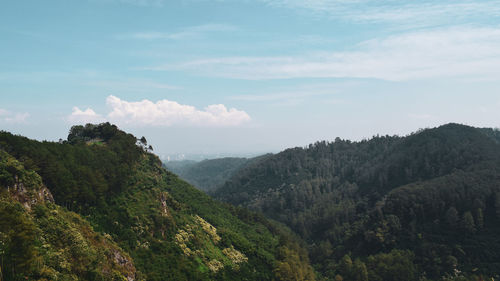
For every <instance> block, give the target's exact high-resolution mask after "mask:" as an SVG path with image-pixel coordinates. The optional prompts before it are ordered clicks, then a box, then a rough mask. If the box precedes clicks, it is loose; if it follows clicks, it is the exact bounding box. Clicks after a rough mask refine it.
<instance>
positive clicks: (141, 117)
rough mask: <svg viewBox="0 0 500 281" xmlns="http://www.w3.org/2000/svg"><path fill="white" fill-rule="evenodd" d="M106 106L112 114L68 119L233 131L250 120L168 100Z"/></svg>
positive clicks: (219, 108)
mask: <svg viewBox="0 0 500 281" xmlns="http://www.w3.org/2000/svg"><path fill="white" fill-rule="evenodd" d="M106 104H107V106H108V107H109V108H110V109H111V111H110V112H109V113H108V114H107V115H106V118H103V117H102V116H101V115H99V114H97V113H96V112H95V111H94V110H92V109H90V108H87V109H86V110H85V111H82V110H80V109H79V108H78V107H74V108H73V112H72V113H71V115H70V116H69V117H68V121H69V122H72V123H87V122H90V123H92V122H94V123H95V122H102V121H104V120H108V121H110V122H112V123H117V124H121V125H133V126H151V127H170V126H202V127H232V126H238V125H241V124H243V123H246V122H249V121H250V120H251V118H250V116H249V115H248V114H247V113H246V112H245V111H241V110H237V109H235V108H230V109H228V108H227V107H226V106H224V105H223V104H214V105H209V106H207V107H205V109H204V110H199V109H197V108H195V107H194V106H191V105H183V104H179V103H177V102H175V101H170V100H166V99H163V100H159V101H157V102H152V101H150V100H147V99H144V100H142V101H137V102H131V101H126V100H122V99H120V98H118V97H115V96H112V95H111V96H108V98H107V99H106Z"/></svg>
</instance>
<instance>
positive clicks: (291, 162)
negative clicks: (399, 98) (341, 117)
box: [214, 124, 500, 280]
mask: <svg viewBox="0 0 500 281" xmlns="http://www.w3.org/2000/svg"><path fill="white" fill-rule="evenodd" d="M499 136H500V134H499V131H498V130H494V129H478V128H473V127H468V126H464V125H459V124H447V125H444V126H441V127H438V128H433V129H427V130H421V131H419V132H416V133H414V134H411V135H409V136H406V137H399V136H376V137H373V138H372V139H370V140H363V141H360V142H351V141H348V140H341V139H338V138H337V139H336V140H335V141H334V142H317V143H315V144H312V145H309V147H306V148H292V149H287V150H285V151H283V152H281V153H278V154H276V155H272V156H269V157H267V158H265V159H263V160H262V161H259V162H258V163H253V164H251V165H248V166H247V167H244V168H242V169H240V170H239V171H238V172H237V173H236V174H235V175H234V176H233V177H232V178H231V179H230V180H228V181H227V182H226V183H225V184H224V186H223V187H221V188H219V189H217V190H216V191H215V192H214V196H215V197H216V198H218V199H220V200H223V201H226V202H229V203H232V204H235V205H239V206H244V207H247V208H250V209H252V210H256V211H260V212H262V213H264V214H265V215H266V216H267V217H269V218H272V219H274V220H277V221H280V222H282V223H284V224H286V225H288V226H289V227H290V228H291V229H292V230H293V231H295V232H296V233H297V234H298V235H300V237H302V238H303V239H304V240H305V241H307V243H308V244H309V252H310V258H311V260H312V262H313V264H314V266H315V267H316V269H317V270H318V271H319V272H321V273H322V274H323V275H324V276H325V278H330V279H332V280H333V279H335V280H342V279H343V280H429V279H432V280H441V279H445V280H481V279H478V278H483V277H484V278H486V277H487V276H489V277H495V276H498V275H499V274H500V238H499V237H500V142H499V140H500V137H499ZM481 276H483V277H481ZM460 278H462V279H460Z"/></svg>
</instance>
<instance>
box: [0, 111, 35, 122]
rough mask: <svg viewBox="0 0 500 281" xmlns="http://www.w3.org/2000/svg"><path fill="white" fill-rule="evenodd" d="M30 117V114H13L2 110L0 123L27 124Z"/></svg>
mask: <svg viewBox="0 0 500 281" xmlns="http://www.w3.org/2000/svg"><path fill="white" fill-rule="evenodd" d="M29 117H30V114H29V113H27V112H11V111H9V110H6V109H1V108H0V121H3V122H6V123H25V122H26V119H28V118H29Z"/></svg>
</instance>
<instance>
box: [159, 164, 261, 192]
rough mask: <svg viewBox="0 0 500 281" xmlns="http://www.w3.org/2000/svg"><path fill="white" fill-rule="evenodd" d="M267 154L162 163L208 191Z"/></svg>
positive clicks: (184, 178)
mask: <svg viewBox="0 0 500 281" xmlns="http://www.w3.org/2000/svg"><path fill="white" fill-rule="evenodd" d="M267 156H269V155H264V156H258V157H255V158H237V157H225V158H218V159H206V160H203V161H201V162H196V161H190V160H183V161H168V162H164V164H163V165H164V166H165V167H166V168H167V169H168V170H169V171H171V172H173V173H175V174H177V175H179V177H181V178H182V179H183V180H185V181H187V182H189V183H190V184H192V185H194V186H195V187H197V188H199V189H200V190H203V191H205V192H210V191H213V190H215V189H217V188H219V187H221V186H222V185H224V183H225V182H226V181H227V180H228V179H229V178H231V177H232V176H233V175H234V174H235V173H236V172H238V171H239V170H240V169H242V168H244V167H246V166H247V165H249V164H251V163H253V162H255V161H260V160H261V159H263V158H265V157H267Z"/></svg>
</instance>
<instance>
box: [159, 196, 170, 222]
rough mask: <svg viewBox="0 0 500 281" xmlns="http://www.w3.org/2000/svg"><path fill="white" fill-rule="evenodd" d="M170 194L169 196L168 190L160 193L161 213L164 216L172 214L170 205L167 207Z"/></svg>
mask: <svg viewBox="0 0 500 281" xmlns="http://www.w3.org/2000/svg"><path fill="white" fill-rule="evenodd" d="M168 196H169V194H168V193H167V192H162V193H161V195H160V202H161V214H162V216H165V217H169V216H170V214H169V212H168V207H167V199H168Z"/></svg>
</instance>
